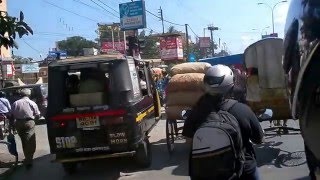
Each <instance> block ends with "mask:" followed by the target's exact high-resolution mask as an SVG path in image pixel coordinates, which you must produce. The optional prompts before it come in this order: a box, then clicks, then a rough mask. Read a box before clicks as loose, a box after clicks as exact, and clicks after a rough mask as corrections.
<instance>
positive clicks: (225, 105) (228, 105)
mask: <svg viewBox="0 0 320 180" xmlns="http://www.w3.org/2000/svg"><path fill="white" fill-rule="evenodd" d="M237 103H238V101H236V100H234V99H228V100H226V101H225V102H223V103H222V105H221V107H220V109H221V110H223V111H227V112H228V111H229V110H230V109H231V108H232V107H233V106H234V105H235V104H237Z"/></svg>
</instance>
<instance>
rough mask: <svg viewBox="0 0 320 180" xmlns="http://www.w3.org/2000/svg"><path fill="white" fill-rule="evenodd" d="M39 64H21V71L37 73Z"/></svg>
mask: <svg viewBox="0 0 320 180" xmlns="http://www.w3.org/2000/svg"><path fill="white" fill-rule="evenodd" d="M39 69H40V68H39V64H38V63H33V64H22V66H21V71H22V73H38V72H39Z"/></svg>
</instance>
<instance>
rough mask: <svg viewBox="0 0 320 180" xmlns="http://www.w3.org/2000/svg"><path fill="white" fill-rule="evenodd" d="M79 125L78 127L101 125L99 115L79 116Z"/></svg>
mask: <svg viewBox="0 0 320 180" xmlns="http://www.w3.org/2000/svg"><path fill="white" fill-rule="evenodd" d="M76 120H77V127H78V128H90V127H97V126H100V122H99V117H98V116H94V117H82V118H77V119H76Z"/></svg>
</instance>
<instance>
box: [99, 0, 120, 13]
mask: <svg viewBox="0 0 320 180" xmlns="http://www.w3.org/2000/svg"><path fill="white" fill-rule="evenodd" d="M98 1H99V2H100V3H101V4H103V5H105V6H107V7H108V8H110V9H112V10H113V11H114V12H116V13H118V14H119V12H118V11H117V10H115V9H114V8H112V7H110V6H109V5H107V4H106V3H104V2H103V1H101V0H98Z"/></svg>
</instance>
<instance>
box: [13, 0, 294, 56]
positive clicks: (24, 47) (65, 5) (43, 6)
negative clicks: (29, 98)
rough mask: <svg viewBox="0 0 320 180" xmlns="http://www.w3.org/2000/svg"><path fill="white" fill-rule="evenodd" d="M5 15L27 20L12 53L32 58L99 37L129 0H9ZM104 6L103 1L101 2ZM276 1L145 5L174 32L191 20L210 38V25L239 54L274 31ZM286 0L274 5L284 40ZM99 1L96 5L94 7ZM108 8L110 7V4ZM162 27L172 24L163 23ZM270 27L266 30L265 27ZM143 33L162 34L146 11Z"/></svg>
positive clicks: (164, 0)
mask: <svg viewBox="0 0 320 180" xmlns="http://www.w3.org/2000/svg"><path fill="white" fill-rule="evenodd" d="M7 1H8V2H7V3H8V4H7V5H8V13H9V15H11V16H16V17H18V16H19V12H20V11H23V12H24V16H25V21H26V22H27V23H28V24H29V25H30V26H31V28H32V29H33V31H34V35H29V36H25V37H23V38H22V39H17V43H18V45H19V49H13V53H14V55H21V56H23V57H32V58H34V59H35V60H39V59H40V55H41V57H42V58H44V57H46V55H47V54H48V51H49V48H53V47H55V42H56V41H60V40H64V39H66V38H67V37H70V36H75V35H80V36H83V37H85V38H87V39H90V40H94V39H95V38H97V36H98V35H97V33H96V32H95V31H96V29H97V23H112V22H119V21H120V20H119V18H118V17H119V13H118V11H119V4H120V3H125V2H129V0H23V1H21V0H7ZM101 2H102V3H104V4H106V5H107V6H106V5H104V4H102V3H101ZM259 2H262V3H266V4H268V5H269V6H273V5H275V4H276V3H277V2H279V0H223V1H220V0H197V1H196V0H145V3H146V9H147V10H148V11H150V12H152V13H154V14H157V13H158V9H159V8H160V6H161V8H162V9H163V15H164V19H165V20H167V21H170V22H173V23H176V24H178V25H173V26H175V28H176V29H177V30H181V31H183V32H184V31H185V27H184V26H183V25H184V24H189V26H190V27H191V29H190V28H189V34H190V35H191V36H192V40H193V41H195V37H196V36H199V37H203V36H204V33H205V36H209V35H210V32H209V31H208V30H206V31H205V32H204V28H206V27H208V25H210V24H213V25H214V26H216V27H219V30H218V31H214V33H213V39H214V40H215V41H216V42H217V43H218V42H219V39H220V42H221V45H222V43H226V46H227V49H228V51H230V52H231V53H232V54H238V53H243V52H244V50H245V48H246V47H248V46H249V45H250V44H252V43H253V42H255V41H257V40H259V39H261V33H262V31H263V34H265V33H266V32H267V33H272V16H271V12H272V11H271V9H270V8H269V7H268V6H266V5H258V3H259ZM289 3H290V0H288V2H286V3H280V4H279V5H277V6H276V8H275V9H274V22H275V32H276V33H278V34H279V37H280V38H283V34H284V33H283V32H284V24H285V21H286V15H287V11H288V6H289ZM97 4H99V5H100V6H98V5H97ZM108 6H109V7H111V8H112V9H111V8H109V7H108ZM164 25H165V30H167V29H168V27H169V26H171V25H172V24H170V23H167V22H165V24H164ZM266 27H269V28H266ZM147 28H148V29H146V31H150V29H152V30H153V31H155V32H162V24H161V21H159V19H158V18H156V17H154V16H152V15H150V14H149V13H147ZM192 31H193V32H194V33H193V32H192Z"/></svg>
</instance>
